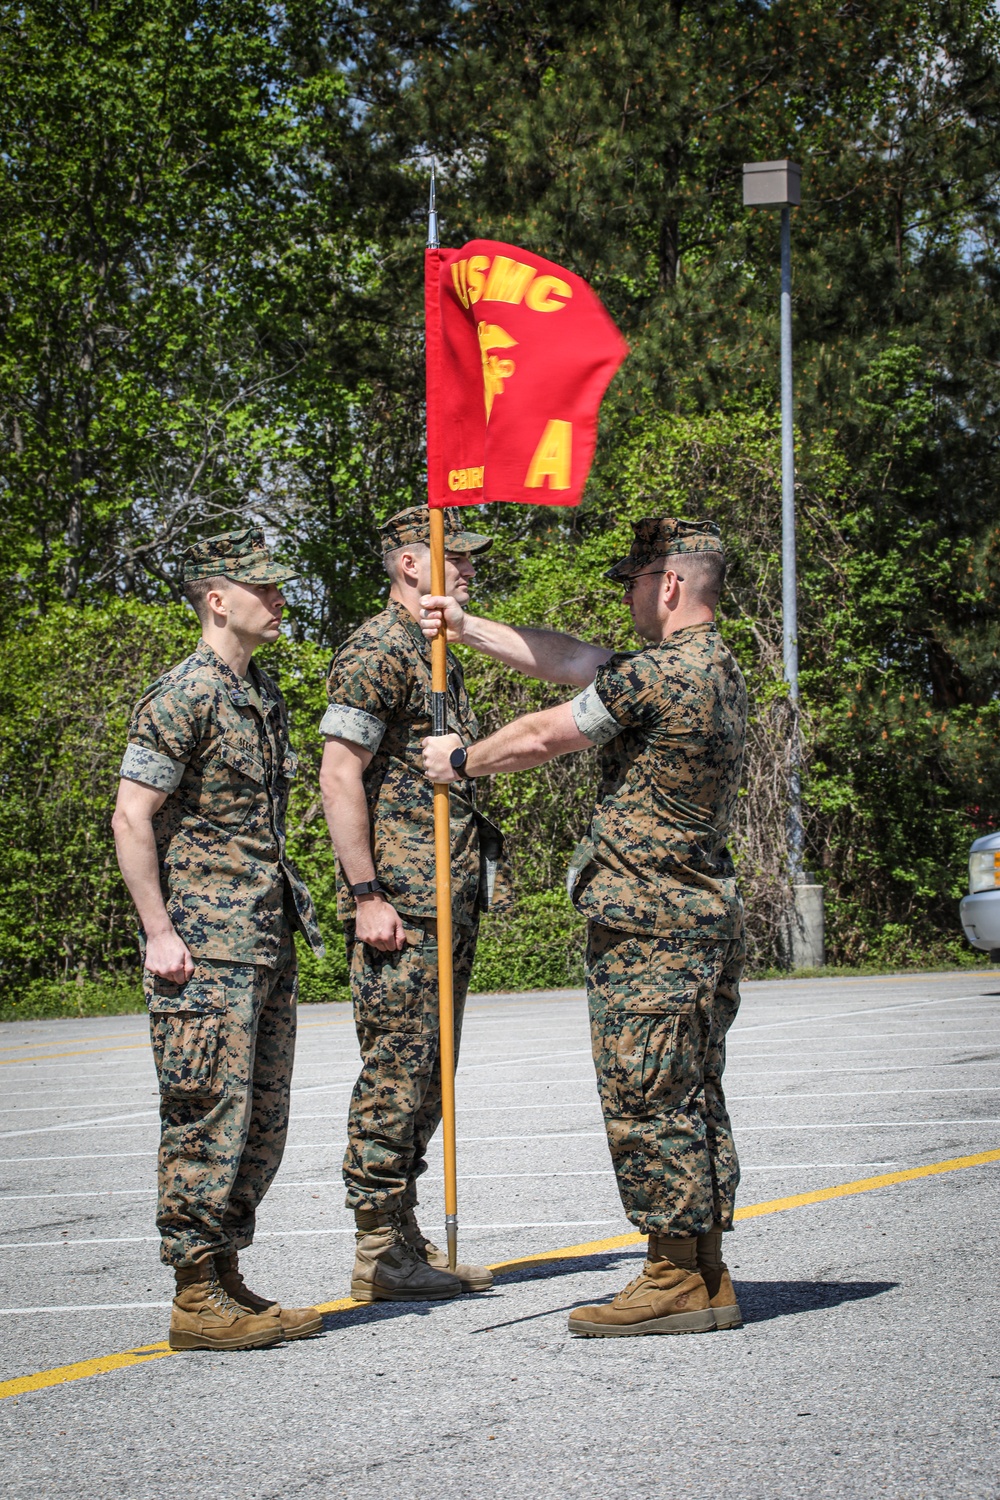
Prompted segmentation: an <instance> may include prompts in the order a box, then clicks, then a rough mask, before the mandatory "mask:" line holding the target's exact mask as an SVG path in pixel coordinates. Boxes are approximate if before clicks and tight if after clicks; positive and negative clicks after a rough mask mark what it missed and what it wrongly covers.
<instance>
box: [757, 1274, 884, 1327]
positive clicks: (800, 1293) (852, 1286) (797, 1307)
mask: <svg viewBox="0 0 1000 1500" xmlns="http://www.w3.org/2000/svg"><path fill="white" fill-rule="evenodd" d="M733 1280H734V1282H735V1284H736V1295H737V1297H738V1298H739V1300H740V1307H741V1309H742V1311H743V1321H744V1322H745V1323H766V1322H768V1321H769V1320H770V1319H771V1318H787V1317H790V1316H792V1314H794V1313H803V1312H815V1311H817V1310H818V1309H819V1308H823V1307H840V1306H841V1305H842V1304H843V1303H844V1302H863V1301H864V1300H865V1298H867V1297H880V1296H881V1295H882V1293H883V1292H891V1291H894V1290H895V1288H896V1287H898V1286H899V1282H898V1281H742V1280H741V1279H740V1277H739V1274H738V1273H737V1275H736V1276H735V1277H734V1278H733Z"/></svg>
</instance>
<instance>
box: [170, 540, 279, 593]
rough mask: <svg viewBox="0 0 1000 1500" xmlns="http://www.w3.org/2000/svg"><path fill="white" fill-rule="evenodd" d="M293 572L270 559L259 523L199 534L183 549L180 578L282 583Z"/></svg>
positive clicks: (183, 579) (183, 580)
mask: <svg viewBox="0 0 1000 1500" xmlns="http://www.w3.org/2000/svg"><path fill="white" fill-rule="evenodd" d="M292 576H293V574H292V573H291V572H290V571H289V569H288V568H282V567H279V565H278V564H277V563H276V562H272V560H271V554H270V553H269V552H268V550H267V542H266V541H265V540H264V533H263V532H262V531H261V529H260V527H259V526H248V527H247V528H246V530H245V531H226V532H223V534H222V535H221V536H207V537H202V539H201V540H200V541H198V542H192V543H191V545H190V547H186V548H185V549H184V556H183V558H182V560H181V579H182V582H184V583H193V582H194V580H195V579H196V578H232V579H233V580H234V581H235V582H236V583H285V582H287V580H288V579H289V578H291V577H292Z"/></svg>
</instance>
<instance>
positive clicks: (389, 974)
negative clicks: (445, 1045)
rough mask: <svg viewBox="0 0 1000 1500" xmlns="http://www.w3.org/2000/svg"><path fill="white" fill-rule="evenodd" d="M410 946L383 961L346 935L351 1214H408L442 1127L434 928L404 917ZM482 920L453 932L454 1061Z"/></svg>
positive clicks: (350, 926) (346, 1161)
mask: <svg viewBox="0 0 1000 1500" xmlns="http://www.w3.org/2000/svg"><path fill="white" fill-rule="evenodd" d="M403 922H404V926H405V933H406V946H405V947H404V948H401V949H400V950H399V952H398V953H382V952H380V951H379V950H378V949H377V948H371V947H369V946H368V944H367V943H359V942H357V940H356V938H355V936H354V924H353V922H349V923H347V924H346V927H345V935H346V938H347V957H348V962H349V964H350V967H351V995H352V998H353V1000H354V1022H355V1025H356V1027H357V1032H358V1041H359V1042H360V1044H361V1073H360V1075H359V1077H358V1081H357V1083H356V1084H355V1085H354V1092H353V1093H352V1095H351V1106H350V1112H349V1114H348V1120H347V1152H346V1154H345V1156H344V1181H345V1182H346V1184H347V1207H348V1208H351V1209H359V1208H362V1209H376V1210H378V1211H379V1212H385V1211H387V1210H388V1211H391V1210H393V1209H396V1208H410V1207H412V1206H413V1205H414V1204H415V1203H416V1201H417V1195H416V1181H417V1178H418V1177H419V1176H420V1175H421V1173H422V1172H425V1171H426V1170H427V1162H426V1160H425V1157H426V1153H427V1146H428V1143H429V1142H430V1139H431V1137H432V1136H433V1134H434V1132H435V1130H437V1128H438V1126H439V1125H440V1123H441V1060H440V1055H439V1041H440V1032H439V1028H438V975H437V923H436V922H435V921H432V920H417V919H416V918H410V917H404V918H403ZM477 935H478V922H474V923H473V924H472V925H471V926H458V925H456V927H455V931H454V958H453V964H454V992H455V1057H456V1059H457V1058H458V1049H459V1043H460V1041H461V1036H462V1017H463V1015H464V1012H465V997H466V994H467V993H468V989H469V975H470V974H471V972H472V961H473V959H474V958H475V956H476V937H477Z"/></svg>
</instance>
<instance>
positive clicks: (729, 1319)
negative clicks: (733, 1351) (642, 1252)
mask: <svg viewBox="0 0 1000 1500" xmlns="http://www.w3.org/2000/svg"><path fill="white" fill-rule="evenodd" d="M722 1234H723V1231H722V1226H721V1225H720V1224H715V1225H713V1227H712V1228H711V1229H708V1230H706V1231H705V1233H704V1234H699V1236H698V1239H697V1243H696V1254H697V1260H698V1270H699V1271H700V1272H701V1276H702V1280H703V1281H704V1283H705V1285H706V1287H707V1288H708V1295H709V1298H710V1299H711V1300H710V1302H709V1306H710V1307H711V1309H712V1311H713V1313H714V1314H715V1326H716V1328H742V1327H743V1314H742V1313H741V1312H740V1304H739V1303H738V1302H737V1300H736V1293H735V1291H734V1290H733V1283H732V1280H731V1279H730V1275H729V1271H728V1270H727V1269H726V1263H725V1261H724V1260H723V1259H722ZM650 1244H651V1245H652V1241H650ZM650 1254H652V1250H651V1251H650Z"/></svg>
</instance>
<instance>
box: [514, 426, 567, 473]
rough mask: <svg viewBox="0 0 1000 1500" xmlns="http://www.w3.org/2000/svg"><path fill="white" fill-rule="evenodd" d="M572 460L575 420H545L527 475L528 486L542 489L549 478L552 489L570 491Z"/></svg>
mask: <svg viewBox="0 0 1000 1500" xmlns="http://www.w3.org/2000/svg"><path fill="white" fill-rule="evenodd" d="M572 459H573V423H572V422H557V421H552V422H546V424H545V431H544V432H543V433H542V437H541V441H540V442H539V444H538V447H537V448H536V449H535V452H534V454H533V456H532V459H531V463H530V464H529V465H528V472H527V474H526V475H525V476H524V487H525V489H528V490H537V489H541V487H542V485H543V484H544V483H545V480H546V479H547V480H548V481H549V489H550V490H568V489H569V486H570V470H571V468H572Z"/></svg>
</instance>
